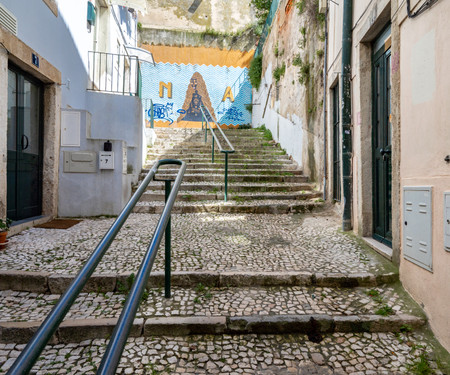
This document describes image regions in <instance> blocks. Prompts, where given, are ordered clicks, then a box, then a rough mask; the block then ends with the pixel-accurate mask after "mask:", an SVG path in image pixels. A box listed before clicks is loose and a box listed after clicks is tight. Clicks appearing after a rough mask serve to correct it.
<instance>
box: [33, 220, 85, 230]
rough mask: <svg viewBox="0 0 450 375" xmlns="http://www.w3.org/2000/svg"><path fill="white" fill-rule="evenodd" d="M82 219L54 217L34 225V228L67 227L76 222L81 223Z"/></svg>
mask: <svg viewBox="0 0 450 375" xmlns="http://www.w3.org/2000/svg"><path fill="white" fill-rule="evenodd" d="M82 221H83V220H74V219H54V220H52V221H49V222H48V223H45V224H41V225H36V226H35V228H44V229H69V228H71V227H73V226H74V225H77V224H78V223H81V222H82Z"/></svg>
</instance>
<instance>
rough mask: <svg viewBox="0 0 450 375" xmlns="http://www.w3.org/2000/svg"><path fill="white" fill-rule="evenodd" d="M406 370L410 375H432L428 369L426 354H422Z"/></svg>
mask: <svg viewBox="0 0 450 375" xmlns="http://www.w3.org/2000/svg"><path fill="white" fill-rule="evenodd" d="M408 370H409V371H410V372H411V373H412V374H416V375H429V374H433V370H432V369H431V367H430V362H429V360H428V357H427V355H426V353H422V354H421V355H420V356H419V358H417V360H416V361H415V362H414V363H413V364H412V365H410V366H408Z"/></svg>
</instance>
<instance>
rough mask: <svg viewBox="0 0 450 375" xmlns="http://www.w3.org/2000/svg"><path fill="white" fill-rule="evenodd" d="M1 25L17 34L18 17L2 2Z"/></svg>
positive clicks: (0, 10)
mask: <svg viewBox="0 0 450 375" xmlns="http://www.w3.org/2000/svg"><path fill="white" fill-rule="evenodd" d="M0 25H2V26H3V27H4V28H6V30H8V31H9V32H11V33H12V34H14V35H16V36H17V18H16V17H14V15H13V14H12V13H11V12H10V11H9V10H8V9H6V8H5V7H4V6H3V4H0Z"/></svg>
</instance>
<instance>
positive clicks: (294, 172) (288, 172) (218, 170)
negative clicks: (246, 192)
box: [140, 165, 303, 179]
mask: <svg viewBox="0 0 450 375" xmlns="http://www.w3.org/2000/svg"><path fill="white" fill-rule="evenodd" d="M167 167H170V166H167ZM195 167H196V166H191V167H188V168H187V169H186V173H187V174H206V173H212V174H221V175H222V176H223V174H224V170H225V167H224V166H217V167H216V166H211V167H209V168H207V167H206V166H205V167H198V168H195ZM247 168H248V166H247ZM159 170H160V171H161V173H168V174H173V175H176V174H177V173H178V169H172V168H160V169H159ZM147 171H148V170H147ZM228 172H229V173H230V174H231V175H233V174H238V175H243V174H249V175H254V174H259V175H268V176H270V175H282V176H301V175H303V171H302V170H299V169H282V170H273V169H262V168H260V169H256V168H255V167H254V165H252V169H244V168H242V169H241V168H240V167H236V166H233V167H232V168H228ZM147 173H148V172H147ZM147 173H145V172H143V173H141V175H140V179H143V178H144V177H145V176H146V175H147Z"/></svg>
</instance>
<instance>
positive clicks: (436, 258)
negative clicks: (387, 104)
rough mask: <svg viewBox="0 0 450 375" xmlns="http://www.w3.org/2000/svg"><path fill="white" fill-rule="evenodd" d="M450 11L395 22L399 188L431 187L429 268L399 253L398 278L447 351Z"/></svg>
mask: <svg viewBox="0 0 450 375" xmlns="http://www.w3.org/2000/svg"><path fill="white" fill-rule="evenodd" d="M449 13H450V4H449V3H448V2H445V1H443V2H438V3H437V4H436V5H435V6H433V8H431V9H430V10H428V11H426V12H425V13H423V14H422V15H420V16H419V17H417V18H415V19H408V18H406V19H404V20H401V21H402V23H401V24H400V34H401V60H400V70H401V72H402V79H401V92H402V95H401V99H400V100H401V119H402V139H401V186H402V188H403V187H404V186H432V188H433V192H432V264H433V265H432V268H433V270H432V272H429V271H426V270H424V269H422V268H421V267H419V266H417V265H415V264H413V263H411V262H410V261H408V260H405V259H404V258H403V256H402V257H401V263H400V277H401V280H402V282H403V285H404V286H405V288H406V289H407V290H408V291H409V292H410V293H411V294H412V296H413V297H414V298H415V299H416V300H417V301H418V302H419V303H421V304H423V306H424V309H425V311H426V313H427V315H428V317H429V320H430V325H431V327H432V329H433V331H434V333H435V335H436V336H437V338H438V339H439V340H440V341H441V343H442V344H443V345H444V347H445V348H446V349H447V350H450V319H449V310H450V302H449V298H448V296H449V295H450V272H449V270H450V252H448V251H445V248H444V242H443V241H444V192H450V188H449V187H450V164H449V163H447V162H445V161H444V158H445V156H446V155H448V154H449V153H450V152H449V142H448V140H449V139H450V127H449V126H448V118H449V117H450V107H449V106H448V97H449V87H450V76H449V74H448V72H447V70H448V69H447V67H448V61H449V59H450V42H449V40H448V35H449V34H450V25H449V23H448V17H447V15H448V14H449ZM403 204H404V202H403V198H402V205H403ZM402 221H403V220H402ZM402 227H403V226H402ZM403 246H404V243H403V241H402V248H403ZM430 291H431V292H430Z"/></svg>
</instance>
